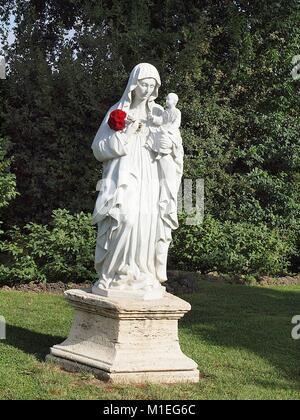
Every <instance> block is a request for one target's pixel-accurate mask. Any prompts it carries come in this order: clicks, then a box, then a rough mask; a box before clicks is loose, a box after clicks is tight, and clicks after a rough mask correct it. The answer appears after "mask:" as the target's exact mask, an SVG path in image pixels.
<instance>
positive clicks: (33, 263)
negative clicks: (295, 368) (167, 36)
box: [0, 209, 295, 284]
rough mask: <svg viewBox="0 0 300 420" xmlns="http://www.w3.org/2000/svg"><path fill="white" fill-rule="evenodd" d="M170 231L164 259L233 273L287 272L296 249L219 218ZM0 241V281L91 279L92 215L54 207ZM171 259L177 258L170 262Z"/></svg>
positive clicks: (265, 232) (268, 233)
mask: <svg viewBox="0 0 300 420" xmlns="http://www.w3.org/2000/svg"><path fill="white" fill-rule="evenodd" d="M185 217H186V216H184V215H181V216H180V227H179V229H178V230H177V231H176V233H175V235H174V241H173V243H172V245H171V249H170V260H169V262H170V263H171V265H172V268H174V269H183V270H189V271H196V270H197V271H198V270H199V271H202V272H208V271H212V270H216V271H219V272H222V273H235V274H259V275H262V274H269V275H277V274H284V273H287V272H288V269H289V260H290V258H291V254H292V253H293V252H295V249H294V246H293V243H291V237H290V236H289V235H287V234H284V232H279V231H278V230H275V229H273V230H270V229H268V228H267V226H266V225H258V226H255V225H253V224H249V223H233V222H230V221H227V222H224V223H223V222H220V221H217V220H215V219H213V218H212V217H210V216H208V217H206V218H205V220H204V223H203V224H200V225H197V226H188V225H186V224H185ZM8 236H9V239H8V240H6V241H4V242H3V243H2V245H1V248H2V249H0V252H1V251H2V252H3V253H4V255H5V264H2V265H0V283H2V284H15V283H29V282H56V281H62V282H65V283H67V282H84V281H94V280H95V272H94V262H93V261H94V248H95V243H96V230H95V228H94V226H93V225H92V224H91V215H90V214H86V213H83V212H81V213H79V214H75V215H72V214H70V213H69V211H67V210H64V209H59V210H55V211H54V212H53V215H52V221H51V224H50V225H40V224H36V223H29V224H27V225H26V226H25V227H24V229H23V230H21V229H20V228H19V227H15V228H14V229H12V230H11V231H10V232H9V234H8ZM175 262H176V263H175Z"/></svg>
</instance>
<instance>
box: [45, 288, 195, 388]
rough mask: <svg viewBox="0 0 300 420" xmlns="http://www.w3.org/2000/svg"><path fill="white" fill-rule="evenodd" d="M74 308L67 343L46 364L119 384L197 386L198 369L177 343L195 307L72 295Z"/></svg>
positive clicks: (172, 301)
mask: <svg viewBox="0 0 300 420" xmlns="http://www.w3.org/2000/svg"><path fill="white" fill-rule="evenodd" d="M65 297H66V299H67V300H68V301H69V303H70V304H71V305H72V306H73V308H74V309H75V317H74V321H73V326H72V328H71V332H70V334H69V337H68V338H67V340H66V341H64V342H63V343H62V344H59V345H56V346H54V347H52V348H51V351H50V355H48V356H47V360H49V361H53V362H56V363H58V364H60V365H61V366H62V367H64V368H65V369H66V370H70V371H81V370H83V371H88V372H92V373H93V374H94V375H95V376H96V377H98V378H99V379H102V380H110V381H111V382H115V383H145V382H149V383H180V382H193V383H195V382H198V381H199V372H198V369H197V364H196V363H195V362H194V361H193V360H192V359H190V358H188V357H187V356H185V355H184V354H183V353H182V351H181V349H180V345H179V342H178V320H179V319H180V318H182V317H183V316H184V314H185V313H187V312H188V311H189V310H190V309H191V306H190V304H189V303H187V302H185V301H184V300H182V299H179V298H178V297H176V296H173V295H171V294H169V293H166V294H165V296H164V297H163V298H162V299H158V300H151V301H137V300H129V299H124V298H122V299H116V298H115V299H112V298H108V297H103V296H97V295H94V294H92V293H91V291H90V290H69V291H67V292H65Z"/></svg>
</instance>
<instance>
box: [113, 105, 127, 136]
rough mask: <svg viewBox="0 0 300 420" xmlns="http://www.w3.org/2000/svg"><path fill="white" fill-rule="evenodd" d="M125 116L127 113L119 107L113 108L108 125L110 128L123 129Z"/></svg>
mask: <svg viewBox="0 0 300 420" xmlns="http://www.w3.org/2000/svg"><path fill="white" fill-rule="evenodd" d="M126 117H127V114H126V112H125V111H122V110H121V109H115V110H114V111H112V112H111V113H110V116H109V120H108V125H109V126H110V128H111V129H112V130H115V131H120V130H124V128H125V119H126Z"/></svg>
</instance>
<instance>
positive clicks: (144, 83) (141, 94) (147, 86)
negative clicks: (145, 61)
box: [134, 77, 156, 99]
mask: <svg viewBox="0 0 300 420" xmlns="http://www.w3.org/2000/svg"><path fill="white" fill-rule="evenodd" d="M155 86H156V80H155V79H153V78H152V77H149V78H146V79H141V80H138V83H137V87H136V88H135V90H134V92H135V95H136V96H137V97H138V98H139V99H148V98H150V96H151V95H152V93H153V91H154V89H155Z"/></svg>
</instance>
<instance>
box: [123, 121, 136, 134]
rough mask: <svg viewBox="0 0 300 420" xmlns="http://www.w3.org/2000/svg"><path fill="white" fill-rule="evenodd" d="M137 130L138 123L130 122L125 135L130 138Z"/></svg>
mask: <svg viewBox="0 0 300 420" xmlns="http://www.w3.org/2000/svg"><path fill="white" fill-rule="evenodd" d="M138 128H139V121H138V120H136V121H134V122H132V123H130V124H129V125H128V127H127V130H126V132H125V133H126V134H127V135H128V136H131V135H132V134H133V133H135V132H136V131H137V129H138Z"/></svg>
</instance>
